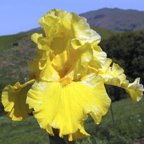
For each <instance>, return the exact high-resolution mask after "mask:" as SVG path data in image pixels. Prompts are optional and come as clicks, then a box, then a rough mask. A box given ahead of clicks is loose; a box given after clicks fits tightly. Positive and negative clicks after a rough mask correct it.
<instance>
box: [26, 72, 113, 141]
mask: <svg viewBox="0 0 144 144" xmlns="http://www.w3.org/2000/svg"><path fill="white" fill-rule="evenodd" d="M27 103H28V104H29V106H30V108H33V109H34V115H35V118H36V119H37V120H38V122H39V124H40V126H41V127H42V128H44V129H46V131H47V132H48V133H50V134H53V133H52V128H55V129H59V136H60V137H63V136H64V135H69V140H72V139H73V138H74V137H75V136H74V134H75V133H78V132H80V133H82V135H86V136H87V135H88V134H87V133H86V132H85V130H84V128H83V122H84V120H85V119H86V117H87V114H90V115H91V116H92V117H93V119H94V120H95V122H96V123H97V124H98V123H100V121H101V117H102V116H103V115H105V114H106V112H107V111H108V108H109V105H110V99H109V97H108V96H107V93H106V91H105V87H104V82H103V80H102V79H101V78H100V77H96V76H95V75H90V76H87V77H85V78H83V80H82V81H79V82H71V83H70V84H67V85H62V84H61V83H60V82H51V83H48V82H42V81H40V82H35V84H34V85H33V86H32V89H31V90H30V91H29V93H28V98H27Z"/></svg>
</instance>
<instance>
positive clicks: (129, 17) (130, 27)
mask: <svg viewBox="0 0 144 144" xmlns="http://www.w3.org/2000/svg"><path fill="white" fill-rule="evenodd" d="M81 16H83V17H85V18H87V20H88V23H89V24H90V25H91V26H97V27H101V28H105V29H108V30H112V31H118V32H124V31H135V30H140V29H144V11H138V10H131V9H128V10H124V9H119V8H103V9H99V10H94V11H90V12H86V13H82V14H81Z"/></svg>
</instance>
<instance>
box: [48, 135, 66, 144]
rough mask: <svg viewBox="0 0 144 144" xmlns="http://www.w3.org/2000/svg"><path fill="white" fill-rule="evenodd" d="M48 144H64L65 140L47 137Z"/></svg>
mask: <svg viewBox="0 0 144 144" xmlns="http://www.w3.org/2000/svg"><path fill="white" fill-rule="evenodd" d="M49 142H50V144H66V142H65V140H64V139H62V138H60V137H59V136H49Z"/></svg>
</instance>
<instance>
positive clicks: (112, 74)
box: [98, 59, 144, 101]
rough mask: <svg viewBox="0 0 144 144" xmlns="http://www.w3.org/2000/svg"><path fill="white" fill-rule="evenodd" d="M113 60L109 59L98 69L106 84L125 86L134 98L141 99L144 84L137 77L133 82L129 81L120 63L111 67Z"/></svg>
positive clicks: (135, 99)
mask: <svg viewBox="0 0 144 144" xmlns="http://www.w3.org/2000/svg"><path fill="white" fill-rule="evenodd" d="M110 64H111V60H110V59H107V62H106V64H105V66H104V67H103V68H102V69H99V70H98V75H100V76H102V77H103V78H104V81H105V84H108V85H113V86H118V87H121V88H124V89H125V90H126V92H127V93H128V94H129V95H130V97H131V98H132V100H134V101H139V100H140V99H141V98H142V96H143V91H144V89H143V85H142V84H140V79H139V78H137V79H136V80H135V81H134V82H133V83H129V81H128V80H127V79H126V75H125V74H124V70H123V69H122V68H121V67H120V66H119V65H118V64H115V63H114V64H113V65H112V67H110Z"/></svg>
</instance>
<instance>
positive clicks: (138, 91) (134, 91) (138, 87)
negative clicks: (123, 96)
mask: <svg viewBox="0 0 144 144" xmlns="http://www.w3.org/2000/svg"><path fill="white" fill-rule="evenodd" d="M123 87H124V88H125V89H126V91H127V92H128V94H129V95H130V97H131V98H132V99H133V100H134V101H140V100H141V98H142V96H143V92H144V88H143V85H142V84H140V78H137V79H135V81H134V82H133V83H130V84H128V85H127V86H125V85H124V86H123Z"/></svg>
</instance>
